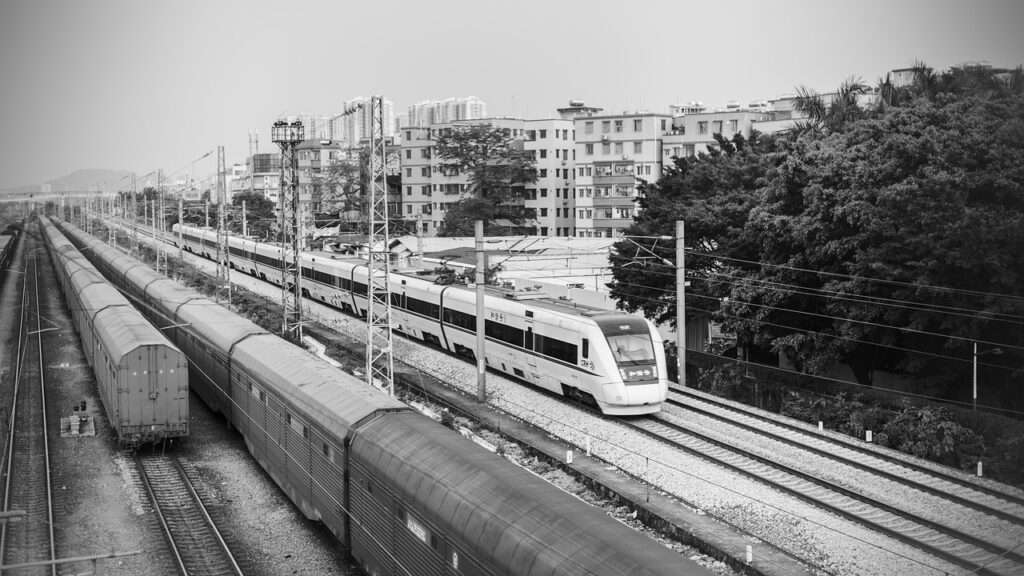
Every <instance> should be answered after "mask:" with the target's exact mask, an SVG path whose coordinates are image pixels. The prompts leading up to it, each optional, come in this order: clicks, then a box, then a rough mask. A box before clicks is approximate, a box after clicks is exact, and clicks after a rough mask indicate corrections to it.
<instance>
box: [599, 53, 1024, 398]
mask: <svg viewBox="0 0 1024 576" xmlns="http://www.w3.org/2000/svg"><path fill="white" fill-rule="evenodd" d="M917 72H918V73H917V80H916V82H915V83H913V84H912V85H909V86H906V87H900V88H896V87H894V86H892V84H891V83H889V82H886V81H883V83H882V84H881V85H880V86H879V88H878V90H877V91H876V97H875V98H874V100H873V101H872V100H865V99H863V96H864V95H866V94H867V93H869V92H871V91H870V90H867V89H866V88H865V87H864V86H863V85H862V84H861V83H859V82H857V81H850V82H848V83H847V84H844V86H843V87H841V89H840V90H839V91H838V92H837V94H836V95H835V96H834V97H833V98H832V99H831V100H829V101H826V99H824V98H821V97H817V96H815V95H813V94H810V93H807V92H803V93H802V94H801V99H802V100H801V101H799V102H798V108H802V109H803V110H804V111H805V112H806V113H807V114H809V117H808V118H809V119H808V120H807V121H805V122H802V123H800V124H798V125H797V126H796V127H795V128H794V129H793V130H791V131H790V132H788V133H785V134H781V135H775V136H772V137H768V136H756V135H755V137H752V138H751V141H745V140H743V139H742V138H737V139H735V140H734V141H725V140H723V139H721V138H720V137H719V146H718V150H713V151H712V152H711V153H709V154H704V155H700V156H698V157H696V158H686V159H676V161H675V165H674V166H672V167H669V168H668V169H666V171H665V175H664V176H663V178H662V179H661V180H660V181H659V182H657V183H654V184H645V185H642V192H643V195H644V197H643V198H641V199H640V201H639V202H640V205H641V207H642V208H643V210H642V211H641V212H640V214H639V216H638V217H637V218H636V220H635V224H634V226H633V227H632V228H631V229H629V230H628V231H627V234H628V235H629V236H632V237H633V238H631V239H630V240H623V241H622V242H619V243H618V244H617V245H616V249H617V257H616V258H615V261H614V262H613V264H614V281H613V283H612V285H611V288H612V294H613V296H614V297H615V298H616V299H618V300H619V304H620V306H621V307H622V308H624V309H627V310H641V311H643V312H644V313H645V314H647V315H648V316H649V317H651V318H654V319H656V320H658V321H667V322H669V323H672V324H674V317H675V314H676V309H675V305H676V302H675V286H674V284H675V283H674V270H673V267H674V261H675V250H674V245H673V242H666V241H660V242H658V241H653V240H649V238H657V237H664V236H673V235H674V225H675V221H677V220H682V221H684V222H685V225H686V235H685V236H686V237H685V245H686V248H687V255H686V263H685V265H686V270H687V278H688V279H689V280H690V283H691V285H690V287H689V288H688V289H687V303H686V306H687V312H688V315H690V316H698V315H703V316H708V317H710V318H712V319H714V320H717V321H719V322H721V323H722V325H723V327H724V328H725V329H726V330H728V331H730V332H733V333H735V334H736V335H737V338H738V340H739V342H740V343H741V344H746V345H750V346H754V347H760V348H762V349H765V350H769V351H771V352H774V353H779V354H781V355H783V356H784V357H785V358H786V359H787V360H788V362H790V363H791V364H792V365H793V366H794V367H795V368H796V369H798V370H800V371H804V372H808V373H821V372H824V371H826V370H828V369H829V368H830V367H833V366H835V365H836V364H837V363H845V364H847V365H848V366H849V367H850V368H851V370H852V371H853V374H854V375H855V376H856V378H857V380H858V381H859V382H860V383H861V384H865V385H871V384H872V383H873V381H874V378H875V375H876V371H881V370H884V371H887V372H891V373H895V374H899V375H901V376H904V377H906V378H909V379H910V380H911V381H912V382H913V383H914V386H915V391H918V392H922V393H926V394H930V395H940V396H944V397H947V398H952V399H960V400H967V401H969V400H970V396H969V394H970V391H971V388H970V383H971V381H972V374H971V364H972V363H971V360H972V358H973V356H972V353H973V346H974V345H975V343H977V344H978V346H979V351H980V352H981V353H982V356H981V358H980V360H979V381H980V382H979V386H980V387H981V390H980V391H979V397H980V401H981V402H982V403H985V404H989V405H997V406H1001V407H1004V408H1010V409H1016V410H1024V376H1022V371H1021V368H1020V367H1021V366H1022V364H1024V362H1022V360H1024V354H1022V351H1024V329H1022V328H1021V326H1022V325H1024V250H1021V246H1024V90H1022V87H1024V84H1022V82H1021V74H1020V70H1019V69H1018V70H1016V71H1013V72H1012V73H1009V74H1002V75H999V76H997V75H995V74H993V72H992V71H991V70H990V69H987V68H980V67H966V68H958V69H953V70H950V71H949V72H946V73H944V74H933V73H931V72H930V71H929V70H927V68H925V67H923V66H921V67H919V69H918V71H917ZM645 238H646V239H647V240H645ZM638 244H639V245H642V248H638V247H637V245H638ZM645 255H646V256H650V258H646V259H645V258H644V257H645ZM655 256H656V257H655ZM664 261H667V262H668V263H669V264H665V263H663V262H664ZM634 262H637V263H639V265H637V264H633V263H634ZM996 348H998V349H999V350H1000V351H1001V352H1002V354H999V355H996V354H989V355H985V353H986V352H989V351H992V350H994V349H996Z"/></svg>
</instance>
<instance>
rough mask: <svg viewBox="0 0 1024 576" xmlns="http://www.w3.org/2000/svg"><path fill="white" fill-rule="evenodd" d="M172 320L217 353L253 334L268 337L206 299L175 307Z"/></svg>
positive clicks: (244, 319)
mask: <svg viewBox="0 0 1024 576" xmlns="http://www.w3.org/2000/svg"><path fill="white" fill-rule="evenodd" d="M154 296H156V294H155V293H154ZM171 312H174V311H173V310H171ZM175 318H176V320H177V321H178V322H181V323H185V324H191V325H192V329H193V330H195V331H196V332H197V333H199V334H201V335H202V336H203V337H205V338H206V339H208V340H209V341H210V342H211V343H212V344H213V345H214V346H215V347H216V348H217V349H218V350H231V347H232V346H234V345H235V344H236V343H238V342H239V341H240V340H244V339H245V338H246V337H248V336H251V335H253V334H268V332H267V331H266V330H264V329H263V328H260V327H259V326H257V325H256V324H254V323H253V322H252V321H250V320H249V319H247V318H244V317H242V316H239V315H238V314H235V313H234V312H232V311H230V310H228V309H226V308H224V307H223V306H221V305H220V304H217V303H216V302H214V301H212V300H210V299H208V298H198V299H196V300H191V301H189V302H185V303H184V304H182V305H180V306H178V307H177V312H176V313H175ZM281 344H282V340H281V339H280V338H278V339H277V345H278V346H281Z"/></svg>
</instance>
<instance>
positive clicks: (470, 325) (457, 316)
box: [444, 308, 476, 332]
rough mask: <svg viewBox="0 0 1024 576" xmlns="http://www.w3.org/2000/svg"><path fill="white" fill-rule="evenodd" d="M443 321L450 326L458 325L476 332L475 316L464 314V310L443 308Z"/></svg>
mask: <svg viewBox="0 0 1024 576" xmlns="http://www.w3.org/2000/svg"><path fill="white" fill-rule="evenodd" d="M444 322H445V323H446V324H451V325H452V326H458V327H459V328H462V329H465V330H469V331H470V332H476V317H475V316H473V315H472V314H466V313H465V312H459V311H458V310H452V309H451V308H445V309H444Z"/></svg>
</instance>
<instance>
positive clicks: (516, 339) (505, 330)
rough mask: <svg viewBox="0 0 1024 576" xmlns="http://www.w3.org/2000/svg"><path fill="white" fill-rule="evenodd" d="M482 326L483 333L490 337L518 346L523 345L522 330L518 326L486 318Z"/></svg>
mask: <svg viewBox="0 0 1024 576" xmlns="http://www.w3.org/2000/svg"><path fill="white" fill-rule="evenodd" d="M484 326H485V327H484V333H485V334H487V335H488V336H490V337H491V338H495V339H497V340H501V341H502V342H505V343H507V344H511V345H513V346H516V347H518V348H521V347H522V346H523V331H522V330H520V329H519V328H515V327H514V326H509V325H508V324H502V323H500V322H494V321H492V320H487V321H486V323H485V325H484Z"/></svg>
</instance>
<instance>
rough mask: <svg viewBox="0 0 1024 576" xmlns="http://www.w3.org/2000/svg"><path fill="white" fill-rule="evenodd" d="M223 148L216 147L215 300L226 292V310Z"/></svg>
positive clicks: (227, 273)
mask: <svg viewBox="0 0 1024 576" xmlns="http://www.w3.org/2000/svg"><path fill="white" fill-rule="evenodd" d="M226 171H227V170H226V168H225V166H224V147H223V146H218V147H217V203H218V204H219V205H220V206H219V208H218V210H217V300H218V301H219V300H220V291H221V289H226V290H227V291H228V308H230V307H231V260H230V258H231V255H230V253H229V252H228V226H227V211H228V192H227V186H226V185H225V182H224V176H225V172H226Z"/></svg>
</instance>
